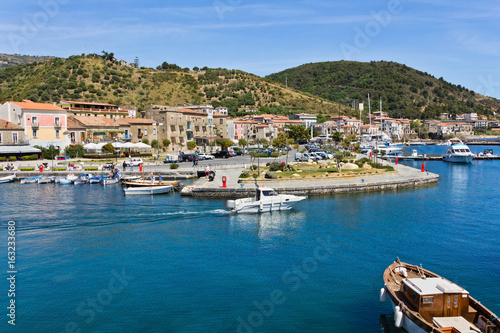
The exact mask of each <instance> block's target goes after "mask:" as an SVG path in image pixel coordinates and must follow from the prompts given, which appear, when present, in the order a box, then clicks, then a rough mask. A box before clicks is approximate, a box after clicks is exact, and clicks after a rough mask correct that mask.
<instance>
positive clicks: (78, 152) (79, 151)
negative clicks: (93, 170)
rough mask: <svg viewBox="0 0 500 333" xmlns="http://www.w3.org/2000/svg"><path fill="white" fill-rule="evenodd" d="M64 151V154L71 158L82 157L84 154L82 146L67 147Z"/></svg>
mask: <svg viewBox="0 0 500 333" xmlns="http://www.w3.org/2000/svg"><path fill="white" fill-rule="evenodd" d="M64 150H66V154H67V155H68V156H69V157H71V158H75V157H82V156H83V153H84V152H83V146H82V145H74V146H67V147H66V148H64Z"/></svg>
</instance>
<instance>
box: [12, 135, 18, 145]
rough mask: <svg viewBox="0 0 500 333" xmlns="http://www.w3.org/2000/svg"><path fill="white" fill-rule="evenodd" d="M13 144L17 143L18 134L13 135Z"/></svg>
mask: <svg viewBox="0 0 500 333" xmlns="http://www.w3.org/2000/svg"><path fill="white" fill-rule="evenodd" d="M12 142H13V143H17V133H16V132H14V133H12Z"/></svg>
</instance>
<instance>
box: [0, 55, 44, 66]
mask: <svg viewBox="0 0 500 333" xmlns="http://www.w3.org/2000/svg"><path fill="white" fill-rule="evenodd" d="M51 58H54V57H49V56H29V55H20V54H5V53H0V69H1V68H5V67H10V66H16V65H21V64H29V63H32V62H37V61H45V60H48V59H51Z"/></svg>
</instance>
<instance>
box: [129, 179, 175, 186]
mask: <svg viewBox="0 0 500 333" xmlns="http://www.w3.org/2000/svg"><path fill="white" fill-rule="evenodd" d="M122 184H123V185H126V186H128V187H152V186H174V187H178V186H179V185H180V182H179V181H162V182H159V181H157V180H155V181H153V182H152V183H151V181H150V180H142V178H141V180H135V181H122Z"/></svg>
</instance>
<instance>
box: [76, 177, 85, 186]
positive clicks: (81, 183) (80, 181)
mask: <svg viewBox="0 0 500 333" xmlns="http://www.w3.org/2000/svg"><path fill="white" fill-rule="evenodd" d="M73 184H74V185H85V184H87V179H86V178H82V177H78V178H77V179H75V180H74V181H73Z"/></svg>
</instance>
